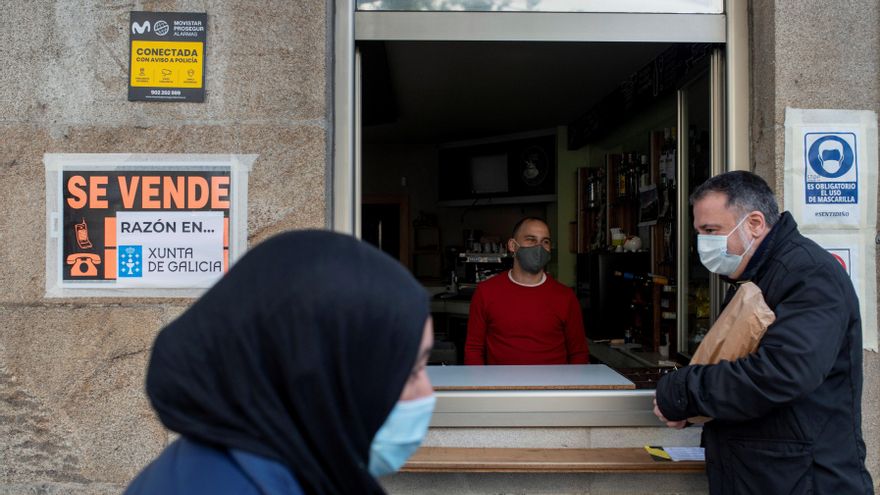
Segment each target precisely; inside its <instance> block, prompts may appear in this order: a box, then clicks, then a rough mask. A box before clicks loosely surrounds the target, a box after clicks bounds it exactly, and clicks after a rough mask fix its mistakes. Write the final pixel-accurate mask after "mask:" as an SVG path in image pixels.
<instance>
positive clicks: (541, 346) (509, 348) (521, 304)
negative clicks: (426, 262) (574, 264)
mask: <svg viewBox="0 0 880 495" xmlns="http://www.w3.org/2000/svg"><path fill="white" fill-rule="evenodd" d="M588 356H589V352H588V349H587V338H586V334H585V333H584V323H583V319H582V318H581V308H580V305H579V304H578V301H577V298H576V297H575V295H574V291H572V290H571V289H570V288H568V287H566V286H564V285H562V284H560V283H559V282H557V281H556V280H553V279H552V278H550V276H549V275H548V276H547V278H546V280H545V281H544V282H543V283H542V284H541V285H538V286H535V287H527V286H523V285H519V284H516V283H514V282H513V281H512V280H511V279H510V276H509V272H507V273H500V274H498V275H496V276H494V277H492V278H490V279H489V280H486V281H485V282H482V283H480V285H479V286H477V290H476V292H474V297H473V299H472V300H471V307H470V316H469V318H468V328H467V341H466V342H465V349H464V364H585V363H587V362H588V360H589V357H588Z"/></svg>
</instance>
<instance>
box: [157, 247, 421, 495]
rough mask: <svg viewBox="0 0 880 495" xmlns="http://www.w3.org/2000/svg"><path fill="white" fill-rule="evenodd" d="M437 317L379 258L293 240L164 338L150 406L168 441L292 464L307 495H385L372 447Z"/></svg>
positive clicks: (207, 299)
mask: <svg viewBox="0 0 880 495" xmlns="http://www.w3.org/2000/svg"><path fill="white" fill-rule="evenodd" d="M428 314H429V308H428V296H427V293H426V292H425V290H424V289H423V288H422V287H421V286H420V285H419V284H418V283H417V282H416V281H415V280H414V279H413V277H412V276H411V275H410V274H409V272H407V271H406V270H405V269H404V268H403V267H402V266H401V265H400V264H399V263H397V261H395V260H393V259H392V258H391V257H389V256H387V255H385V254H384V253H382V252H381V251H379V250H377V249H375V248H373V247H372V246H369V245H367V244H365V243H362V242H359V241H357V240H356V239H354V238H352V237H349V236H344V235H340V234H334V233H331V232H323V231H299V232H289V233H285V234H281V235H278V236H276V237H273V238H272V239H269V240H267V241H266V242H264V243H262V244H260V245H258V246H256V247H255V248H253V249H252V250H250V251H249V252H248V253H247V255H245V256H244V257H243V258H242V259H241V260H240V261H239V262H238V263H236V264H235V266H233V268H232V269H231V270H230V271H229V273H228V274H226V276H224V277H223V278H222V279H221V280H220V281H219V282H217V284H216V285H215V286H214V287H213V288H211V290H209V291H208V292H207V293H206V294H205V295H204V296H203V297H202V298H201V299H199V300H198V301H197V302H196V303H195V304H194V305H193V306H192V307H191V308H189V310H187V311H186V312H185V313H184V314H183V315H181V316H180V317H179V318H178V319H177V320H175V321H174V322H172V323H171V324H170V325H168V326H167V327H165V328H164V329H163V330H162V331H161V333H160V334H159V336H158V337H157V338H156V342H155V346H154V348H153V353H152V356H151V358H150V364H149V369H148V372H147V394H148V395H149V397H150V400H151V402H152V404H153V407H155V408H156V411H158V414H159V418H160V419H161V420H162V423H164V424H165V426H167V427H168V428H169V429H171V430H173V431H177V432H179V433H181V434H183V435H186V436H188V437H190V438H194V439H197V440H200V441H202V442H206V443H210V444H213V445H216V446H223V447H231V448H238V449H242V450H246V451H249V452H253V453H256V454H260V455H263V456H266V457H270V458H273V459H276V460H279V461H281V462H282V463H284V464H286V465H287V466H288V467H290V469H291V470H292V471H293V473H294V475H295V476H296V478H297V480H298V481H299V483H300V484H301V485H302V487H303V489H304V490H305V491H306V492H307V493H346V494H348V493H382V489H381V488H380V487H379V485H378V484H377V483H376V481H375V480H374V479H373V478H372V477H371V476H370V474H369V473H368V471H367V469H366V464H367V461H368V456H369V448H370V442H371V441H372V438H373V436H374V435H375V433H376V431H378V429H379V427H380V426H382V423H383V422H384V420H385V418H386V417H387V416H388V414H389V413H390V411H391V409H392V408H393V407H394V404H395V403H396V401H397V399H398V398H399V396H400V393H401V391H402V390H403V386H404V384H405V383H406V379H407V377H408V375H409V373H410V371H411V369H412V367H413V365H414V364H415V360H416V357H417V354H418V349H419V344H420V342H421V336H422V330H423V328H424V324H425V320H426V319H427V317H428Z"/></svg>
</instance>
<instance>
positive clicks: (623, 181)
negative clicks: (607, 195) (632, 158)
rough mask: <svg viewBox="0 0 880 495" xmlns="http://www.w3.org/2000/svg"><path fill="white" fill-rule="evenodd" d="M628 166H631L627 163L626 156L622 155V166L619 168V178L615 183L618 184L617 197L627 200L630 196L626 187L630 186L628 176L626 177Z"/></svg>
mask: <svg viewBox="0 0 880 495" xmlns="http://www.w3.org/2000/svg"><path fill="white" fill-rule="evenodd" d="M628 165H629V164H628V163H627V161H626V154H621V155H620V164H619V165H618V166H617V178H616V181H615V182H616V183H617V197H618V199H622V198H625V197H627V195H628V194H629V190H628V189H627V187H626V186H627V185H628V184H627V175H626V171H627V167H628Z"/></svg>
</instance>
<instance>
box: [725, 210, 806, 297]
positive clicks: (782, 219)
mask: <svg viewBox="0 0 880 495" xmlns="http://www.w3.org/2000/svg"><path fill="white" fill-rule="evenodd" d="M795 232H797V222H795V221H794V218H792V216H791V213H789V212H787V211H785V212H782V214H781V215H779V220H777V221H776V224H775V225H773V228H771V229H770V232H768V233H767V237H764V240H763V241H762V242H761V245H759V246H758V248H757V249H756V250H755V254H753V255H752V257H751V258H750V259H749V263H748V264H747V265H746V269H745V270H743V272H742V275H740V276H739V278H737V279H736V280H734V279H731V278H728V277H724V276H722V277H721V280H724V281H725V282H727V283H730V284H740V283H743V282H748V281H750V280H752V279H754V278H759V277H758V275H759V273H760V272H761V271H762V268H763V267H764V262H765V261H766V260H767V259H769V258H771V257H773V255H774V254H775V253H776V251H777V250H778V249H779V246H781V245H782V244H783V243H784V242H785V241H787V240H788V239H789V238H790V237H791V235H792V234H793V233H795Z"/></svg>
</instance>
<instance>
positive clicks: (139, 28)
mask: <svg viewBox="0 0 880 495" xmlns="http://www.w3.org/2000/svg"><path fill="white" fill-rule="evenodd" d="M144 31H146V32H149V31H150V21H144V23H143V24H138V23H136V22H132V23H131V34H144Z"/></svg>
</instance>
